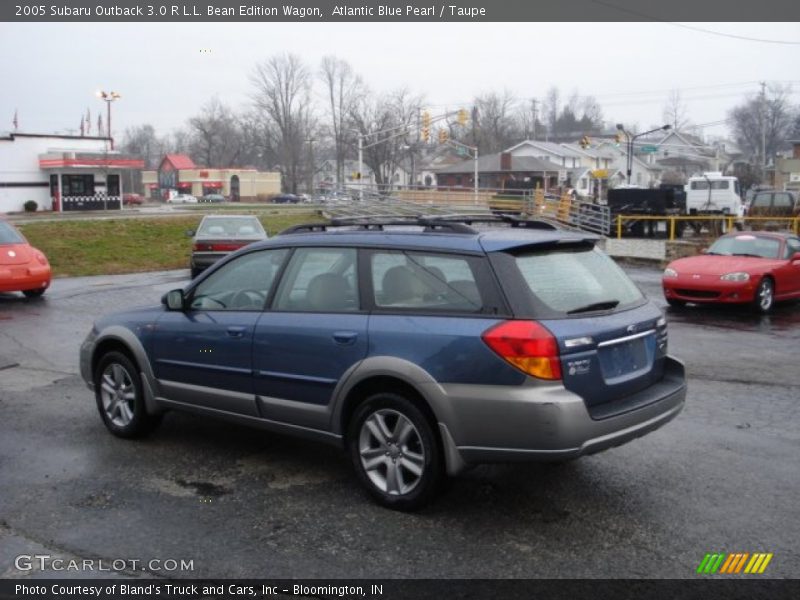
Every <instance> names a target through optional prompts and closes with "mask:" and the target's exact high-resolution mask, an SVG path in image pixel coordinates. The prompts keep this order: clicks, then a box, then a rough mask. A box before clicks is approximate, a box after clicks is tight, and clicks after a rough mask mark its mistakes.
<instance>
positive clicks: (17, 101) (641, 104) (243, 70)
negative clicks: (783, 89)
mask: <svg viewBox="0 0 800 600" xmlns="http://www.w3.org/2000/svg"><path fill="white" fill-rule="evenodd" d="M687 25H689V26H691V27H700V28H703V29H707V30H711V31H714V32H719V33H724V34H731V35H736V36H744V37H750V38H759V39H767V40H777V41H790V42H795V43H794V44H778V43H763V42H757V41H746V40H742V39H734V38H730V37H723V36H719V35H713V34H711V33H706V32H700V31H695V30H691V29H687V28H685V27H682V26H679V25H677V24H668V23H623V24H612V23H470V24H460V23H444V24H442V23H417V24H413V25H412V24H410V23H394V24H390V23H359V24H355V23H353V24H336V23H319V24H318V23H277V24H222V23H219V24H170V23H155V24H105V23H93V24H83V23H76V24H71V23H40V24H29V23H22V24H19V23H0V56H2V59H0V76H1V80H2V81H3V84H4V85H3V91H2V93H0V131H4V130H10V129H11V128H12V120H13V116H14V111H15V110H18V112H19V130H20V131H24V132H35V133H52V132H60V133H67V132H68V131H69V130H72V132H73V133H75V132H77V130H78V128H79V126H80V119H81V115H83V114H85V112H86V108H87V107H89V108H90V109H91V112H92V121H93V122H92V128H93V129H94V128H95V126H96V119H97V114H98V111H100V110H102V111H103V114H104V119H105V105H104V104H103V103H102V102H101V101H100V100H98V99H97V98H95V96H94V92H95V90H97V89H104V90H107V91H111V90H113V91H117V92H119V93H121V94H122V99H121V100H119V101H118V102H116V103H115V104H114V106H113V108H112V110H113V128H114V133H115V136H116V137H119V136H120V135H121V133H122V131H123V130H124V128H126V127H130V126H133V125H140V124H144V123H150V124H152V125H154V126H155V127H156V129H157V131H158V132H159V133H166V132H167V131H169V130H172V129H174V128H176V127H179V126H182V125H183V124H184V123H185V121H186V119H187V118H189V117H190V116H192V115H194V114H196V113H197V112H198V110H199V108H200V107H201V106H202V105H203V104H204V103H205V102H207V101H208V100H209V99H210V98H211V97H212V96H215V95H216V96H218V97H219V99H220V100H221V101H222V102H224V103H226V104H229V105H231V106H232V107H234V108H240V107H244V106H246V105H247V104H248V103H249V94H250V87H251V86H250V83H249V80H248V75H249V74H250V72H251V71H252V69H253V65H254V64H255V63H256V62H257V61H260V60H263V59H265V58H267V57H269V56H271V55H273V54H276V53H282V52H292V53H295V54H297V55H299V56H301V57H302V58H303V60H305V61H306V63H307V64H308V65H309V66H310V67H312V68H313V69H314V71H315V72H316V70H317V68H318V65H319V62H320V59H321V58H322V57H323V56H325V55H326V54H334V55H336V56H338V57H339V58H341V59H344V60H346V61H348V62H349V63H350V64H351V65H352V66H353V68H354V69H355V70H356V72H358V73H359V74H360V75H361V76H362V77H363V79H364V80H365V82H366V83H367V84H368V85H369V86H370V88H371V89H372V90H374V91H376V92H382V91H389V90H392V89H396V88H399V87H402V86H406V87H408V88H409V89H411V90H412V91H414V92H417V93H421V94H424V96H425V97H426V99H427V101H428V103H429V105H431V106H434V107H444V106H446V107H448V108H458V107H460V106H464V105H466V104H468V103H469V101H470V99H471V98H473V97H474V96H475V95H476V94H480V93H483V92H487V91H492V90H496V91H502V90H503V89H508V90H509V91H511V92H512V93H513V94H515V95H516V96H517V97H519V98H524V99H531V98H537V99H539V100H541V99H543V98H544V96H545V94H546V92H547V90H548V89H549V88H550V87H552V86H557V87H559V88H560V89H561V91H562V94H563V95H569V94H570V93H571V92H572V91H575V90H577V91H578V92H579V93H581V94H591V95H594V96H595V97H596V98H597V100H598V101H599V103H600V105H601V106H602V108H603V114H604V117H605V119H606V120H607V121H608V122H611V123H616V122H623V123H625V124H626V125H627V126H628V127H630V128H632V127H635V126H637V125H638V126H639V128H640V129H641V128H645V127H649V126H650V125H653V124H656V125H660V124H661V123H662V112H663V108H664V104H665V102H666V99H667V96H668V94H669V90H671V89H673V88H677V89H680V90H681V93H682V96H683V99H684V101H685V103H686V105H687V106H688V116H689V118H690V119H691V120H692V121H693V122H694V123H708V122H713V121H717V120H720V119H724V118H726V117H727V112H728V110H729V109H730V108H731V107H732V106H734V105H736V104H738V103H740V102H741V101H742V100H743V99H744V97H745V95H746V94H755V93H757V92H758V90H759V87H758V84H757V82H758V81H762V80H763V81H767V82H781V83H792V82H793V86H794V91H793V95H792V100H793V102H794V103H796V104H800V93H798V92H800V71H798V65H800V23H763V24H762V23H692V24H687ZM201 50H210V52H201ZM316 97H317V99H318V100H319V102H320V103H322V102H323V97H322V94H321V87H318V88H317V94H316ZM707 132H708V133H711V134H715V135H718V134H724V133H725V132H726V130H725V128H724V127H716V128H713V129H708V130H707Z"/></svg>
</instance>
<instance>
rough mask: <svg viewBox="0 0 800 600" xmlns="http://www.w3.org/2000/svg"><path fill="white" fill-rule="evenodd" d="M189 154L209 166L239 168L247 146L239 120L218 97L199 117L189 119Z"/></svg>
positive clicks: (210, 101) (209, 102) (204, 108)
mask: <svg viewBox="0 0 800 600" xmlns="http://www.w3.org/2000/svg"><path fill="white" fill-rule="evenodd" d="M189 136H190V141H189V152H190V154H191V156H192V158H194V160H196V161H197V162H199V163H200V164H201V165H203V166H206V167H233V166H238V164H239V162H240V159H241V155H242V151H243V149H244V143H243V139H242V130H241V126H240V123H239V119H238V117H237V116H236V114H235V113H234V112H233V111H232V110H231V109H230V108H229V107H228V106H226V105H224V104H222V103H221V102H220V101H219V99H218V98H212V99H211V100H209V101H208V102H207V103H206V104H205V105H204V106H203V108H202V109H201V112H200V114H199V115H197V116H195V117H192V118H191V119H189Z"/></svg>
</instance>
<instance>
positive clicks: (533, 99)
mask: <svg viewBox="0 0 800 600" xmlns="http://www.w3.org/2000/svg"><path fill="white" fill-rule="evenodd" d="M538 102H539V101H538V100H536V98H531V112H532V113H533V139H534V140H535V139H536V105H537V104H538Z"/></svg>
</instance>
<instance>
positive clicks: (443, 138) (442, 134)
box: [439, 129, 450, 144]
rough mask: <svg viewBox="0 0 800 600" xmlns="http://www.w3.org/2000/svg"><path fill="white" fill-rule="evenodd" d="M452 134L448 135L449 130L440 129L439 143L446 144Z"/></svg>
mask: <svg viewBox="0 0 800 600" xmlns="http://www.w3.org/2000/svg"><path fill="white" fill-rule="evenodd" d="M449 137H450V134H449V133H448V131H447V129H440V130H439V143H440V144H446V143H447V140H448V138H449Z"/></svg>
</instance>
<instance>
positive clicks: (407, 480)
mask: <svg viewBox="0 0 800 600" xmlns="http://www.w3.org/2000/svg"><path fill="white" fill-rule="evenodd" d="M347 440H348V447H349V451H350V458H351V460H352V462H353V466H354V468H355V470H356V473H357V475H358V478H359V479H360V480H361V483H362V484H363V485H364V487H365V488H366V489H367V491H369V493H370V494H371V495H372V496H373V498H375V499H376V500H377V501H378V502H379V503H380V504H382V505H383V506H386V507H387V508H392V509H395V510H416V509H418V508H420V507H422V506H424V505H425V504H426V503H428V502H430V500H431V499H432V498H433V497H434V495H435V494H436V492H437V491H438V489H439V486H440V485H441V483H442V481H443V479H444V477H445V474H444V461H443V458H442V451H441V449H440V446H439V444H438V440H437V438H436V435H435V433H434V429H433V426H432V424H431V421H430V420H429V419H428V417H427V416H426V415H425V414H424V413H423V412H422V411H421V410H420V409H419V408H417V406H416V405H415V404H414V403H413V402H411V401H410V400H409V399H408V398H406V397H405V396H402V395H400V394H396V393H390V392H384V393H378V394H374V395H372V396H370V397H369V398H367V399H366V400H365V401H364V402H363V403H362V404H361V405H360V406H359V407H358V408H357V409H356V412H355V414H354V415H353V418H352V419H351V420H350V426H349V428H348V436H347Z"/></svg>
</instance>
